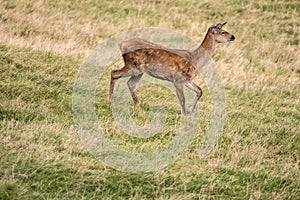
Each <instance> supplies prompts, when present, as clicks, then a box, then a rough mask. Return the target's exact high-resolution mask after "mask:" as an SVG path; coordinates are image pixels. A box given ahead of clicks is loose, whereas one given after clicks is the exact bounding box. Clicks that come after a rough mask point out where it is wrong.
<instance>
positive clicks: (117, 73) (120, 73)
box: [108, 66, 130, 103]
mask: <svg viewBox="0 0 300 200" xmlns="http://www.w3.org/2000/svg"><path fill="white" fill-rule="evenodd" d="M127 76H130V73H128V68H127V67H126V66H125V67H123V68H122V69H117V70H112V71H111V79H110V89H109V95H108V101H109V103H111V101H112V97H113V94H114V88H115V83H116V81H117V80H118V79H119V78H122V77H127Z"/></svg>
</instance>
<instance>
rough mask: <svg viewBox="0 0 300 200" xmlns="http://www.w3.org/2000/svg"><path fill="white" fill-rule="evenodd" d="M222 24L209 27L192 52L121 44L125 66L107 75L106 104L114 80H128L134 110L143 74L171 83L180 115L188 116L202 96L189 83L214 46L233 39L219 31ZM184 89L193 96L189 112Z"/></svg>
mask: <svg viewBox="0 0 300 200" xmlns="http://www.w3.org/2000/svg"><path fill="white" fill-rule="evenodd" d="M225 24H226V22H225V23H223V24H216V25H212V26H211V27H210V28H209V29H208V31H207V34H206V36H205V38H204V40H203V42H202V44H201V45H200V46H199V47H198V48H197V49H195V50H194V51H187V50H180V49H170V48H167V47H164V46H161V45H158V44H154V43H152V42H149V41H146V40H144V39H140V38H133V39H130V40H127V41H124V42H122V43H121V44H120V49H121V52H122V56H123V59H124V62H125V66H124V67H123V68H121V69H117V70H112V72H111V81H110V91H109V97H108V100H109V102H111V100H112V96H113V92H114V86H115V82H116V80H117V79H119V78H122V77H128V76H131V77H130V79H129V80H128V82H127V85H128V87H129V90H130V93H131V96H132V99H133V101H134V104H135V105H137V106H138V105H139V100H138V97H137V96H136V85H137V83H138V82H139V80H140V79H141V77H142V75H143V74H144V73H146V74H148V75H150V76H153V77H155V78H159V79H162V80H167V81H170V82H172V83H173V85H174V87H175V88H176V95H177V97H178V100H179V103H180V105H181V109H182V113H183V114H188V113H190V112H193V110H194V109H195V107H196V104H197V102H198V100H199V99H200V97H201V96H202V90H201V88H200V87H199V86H198V85H196V84H195V83H194V82H193V81H192V80H193V79H194V78H195V76H196V75H197V74H198V70H197V69H199V68H200V67H202V66H204V65H205V64H206V62H208V60H209V57H210V55H211V54H212V52H213V51H214V49H215V45H216V43H224V42H228V41H233V40H234V39H235V37H234V36H233V35H231V34H230V33H228V32H226V31H224V30H223V29H222V27H223V26H224V25H225ZM184 85H185V86H187V87H188V88H190V89H191V90H193V91H195V92H196V97H195V99H194V101H193V103H192V105H191V108H190V109H189V110H186V108H185V97H184V94H183V86H184Z"/></svg>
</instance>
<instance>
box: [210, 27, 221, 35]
mask: <svg viewBox="0 0 300 200" xmlns="http://www.w3.org/2000/svg"><path fill="white" fill-rule="evenodd" d="M217 29H219V28H218V27H214V28H213V29H212V30H211V32H212V34H217V33H218V30H217Z"/></svg>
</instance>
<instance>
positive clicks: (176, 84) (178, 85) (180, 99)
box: [173, 82, 187, 115]
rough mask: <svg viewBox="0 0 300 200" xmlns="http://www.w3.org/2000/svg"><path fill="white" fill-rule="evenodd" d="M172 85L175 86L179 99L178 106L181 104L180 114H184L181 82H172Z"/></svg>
mask: <svg viewBox="0 0 300 200" xmlns="http://www.w3.org/2000/svg"><path fill="white" fill-rule="evenodd" d="M173 84H174V87H175V88H176V95H177V98H178V100H179V103H180V106H181V112H182V114H184V115H186V114H187V113H186V110H185V97H184V94H183V83H176V82H175V83H173Z"/></svg>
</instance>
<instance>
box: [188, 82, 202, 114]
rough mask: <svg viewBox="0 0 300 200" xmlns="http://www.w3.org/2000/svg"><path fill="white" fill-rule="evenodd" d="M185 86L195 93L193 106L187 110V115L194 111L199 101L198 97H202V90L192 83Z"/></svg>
mask: <svg viewBox="0 0 300 200" xmlns="http://www.w3.org/2000/svg"><path fill="white" fill-rule="evenodd" d="M186 86H187V87H188V88H190V89H191V90H193V91H195V92H196V97H195V99H194V101H193V104H192V105H191V107H190V109H189V113H191V112H193V111H194V110H195V108H196V105H197V102H198V101H199V99H200V97H201V96H202V90H201V88H200V87H199V86H198V85H196V84H195V83H193V82H187V83H186Z"/></svg>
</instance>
